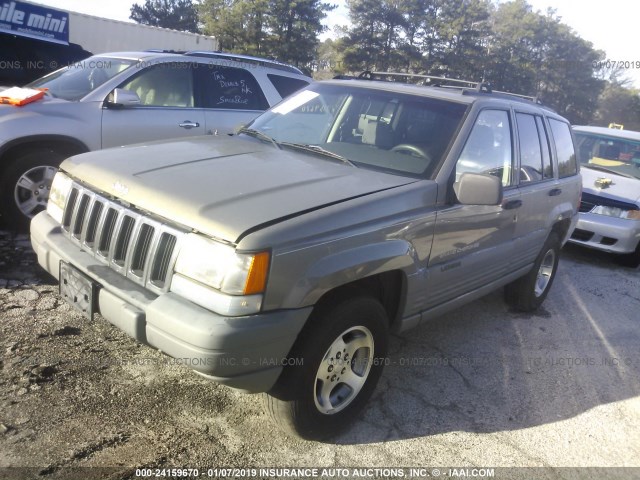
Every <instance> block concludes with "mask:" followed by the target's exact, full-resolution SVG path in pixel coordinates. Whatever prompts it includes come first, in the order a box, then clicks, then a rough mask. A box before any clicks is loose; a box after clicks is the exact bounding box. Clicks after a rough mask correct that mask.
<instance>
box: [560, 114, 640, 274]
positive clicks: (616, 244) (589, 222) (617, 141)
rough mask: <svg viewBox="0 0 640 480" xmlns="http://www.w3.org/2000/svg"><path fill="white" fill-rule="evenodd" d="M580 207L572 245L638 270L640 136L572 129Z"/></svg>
mask: <svg viewBox="0 0 640 480" xmlns="http://www.w3.org/2000/svg"><path fill="white" fill-rule="evenodd" d="M573 132H574V135H575V138H576V150H577V154H578V159H579V160H580V163H581V166H582V168H581V170H580V173H581V174H582V184H583V191H582V201H581V203H580V216H579V219H578V224H577V226H576V229H575V230H574V232H573V234H572V235H571V238H570V240H569V241H570V242H572V243H575V244H578V245H582V246H585V247H589V248H594V249H597V250H602V251H605V252H610V253H613V254H617V255H618V259H619V260H621V261H622V263H623V264H626V265H628V266H631V267H637V266H638V265H640V132H634V131H630V130H619V129H614V128H605V127H583V126H578V127H573Z"/></svg>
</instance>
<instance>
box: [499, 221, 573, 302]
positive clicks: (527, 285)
mask: <svg viewBox="0 0 640 480" xmlns="http://www.w3.org/2000/svg"><path fill="white" fill-rule="evenodd" d="M560 248H561V243H560V237H559V236H558V234H557V233H555V232H552V233H551V234H550V235H549V237H547V240H546V241H545V243H544V245H543V247H542V249H541V250H540V253H539V254H538V257H537V258H536V261H535V263H534V264H533V268H532V269H531V271H530V272H529V273H527V274H526V275H525V276H523V277H521V278H519V279H518V280H516V281H515V282H512V283H510V284H509V285H507V286H506V287H505V300H506V302H507V304H508V305H510V306H511V307H512V308H513V309H515V310H518V311H520V312H533V311H535V310H537V309H538V307H540V305H542V302H544V299H545V298H546V297H547V294H548V293H549V290H550V289H551V285H552V284H553V279H554V278H555V276H556V272H557V270H558V260H559V259H560Z"/></svg>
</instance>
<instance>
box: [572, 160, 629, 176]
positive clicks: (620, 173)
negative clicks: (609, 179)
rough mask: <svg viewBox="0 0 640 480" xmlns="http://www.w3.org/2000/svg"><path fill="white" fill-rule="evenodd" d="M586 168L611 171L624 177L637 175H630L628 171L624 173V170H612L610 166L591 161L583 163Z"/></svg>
mask: <svg viewBox="0 0 640 480" xmlns="http://www.w3.org/2000/svg"><path fill="white" fill-rule="evenodd" d="M583 166H584V167H586V168H590V169H591V170H598V171H599V172H605V173H613V174H614V175H620V176H621V177H626V178H633V179H637V178H638V177H636V176H634V175H631V174H629V173H625V172H619V171H617V170H612V169H610V168H607V167H602V166H600V165H594V164H592V163H588V164H586V165H583Z"/></svg>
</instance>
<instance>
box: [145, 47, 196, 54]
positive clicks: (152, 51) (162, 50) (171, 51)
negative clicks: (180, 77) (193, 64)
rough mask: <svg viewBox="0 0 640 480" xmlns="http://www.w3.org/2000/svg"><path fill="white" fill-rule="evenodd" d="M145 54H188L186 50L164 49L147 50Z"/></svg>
mask: <svg viewBox="0 0 640 480" xmlns="http://www.w3.org/2000/svg"><path fill="white" fill-rule="evenodd" d="M145 52H149V53H180V54H184V53H186V50H167V49H164V48H147V49H146V50H145Z"/></svg>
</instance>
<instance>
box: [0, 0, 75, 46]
mask: <svg viewBox="0 0 640 480" xmlns="http://www.w3.org/2000/svg"><path fill="white" fill-rule="evenodd" d="M0 1H1V0H0ZM0 33H11V34H13V35H21V36H23V37H30V38H36V39H39V40H46V41H49V42H55V43H62V44H65V45H67V44H68V43H69V14H68V13H67V12H62V11H60V10H55V9H53V8H47V7H42V6H39V5H32V4H30V3H24V2H18V1H10V2H7V1H5V2H3V3H2V6H1V7H0Z"/></svg>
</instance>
